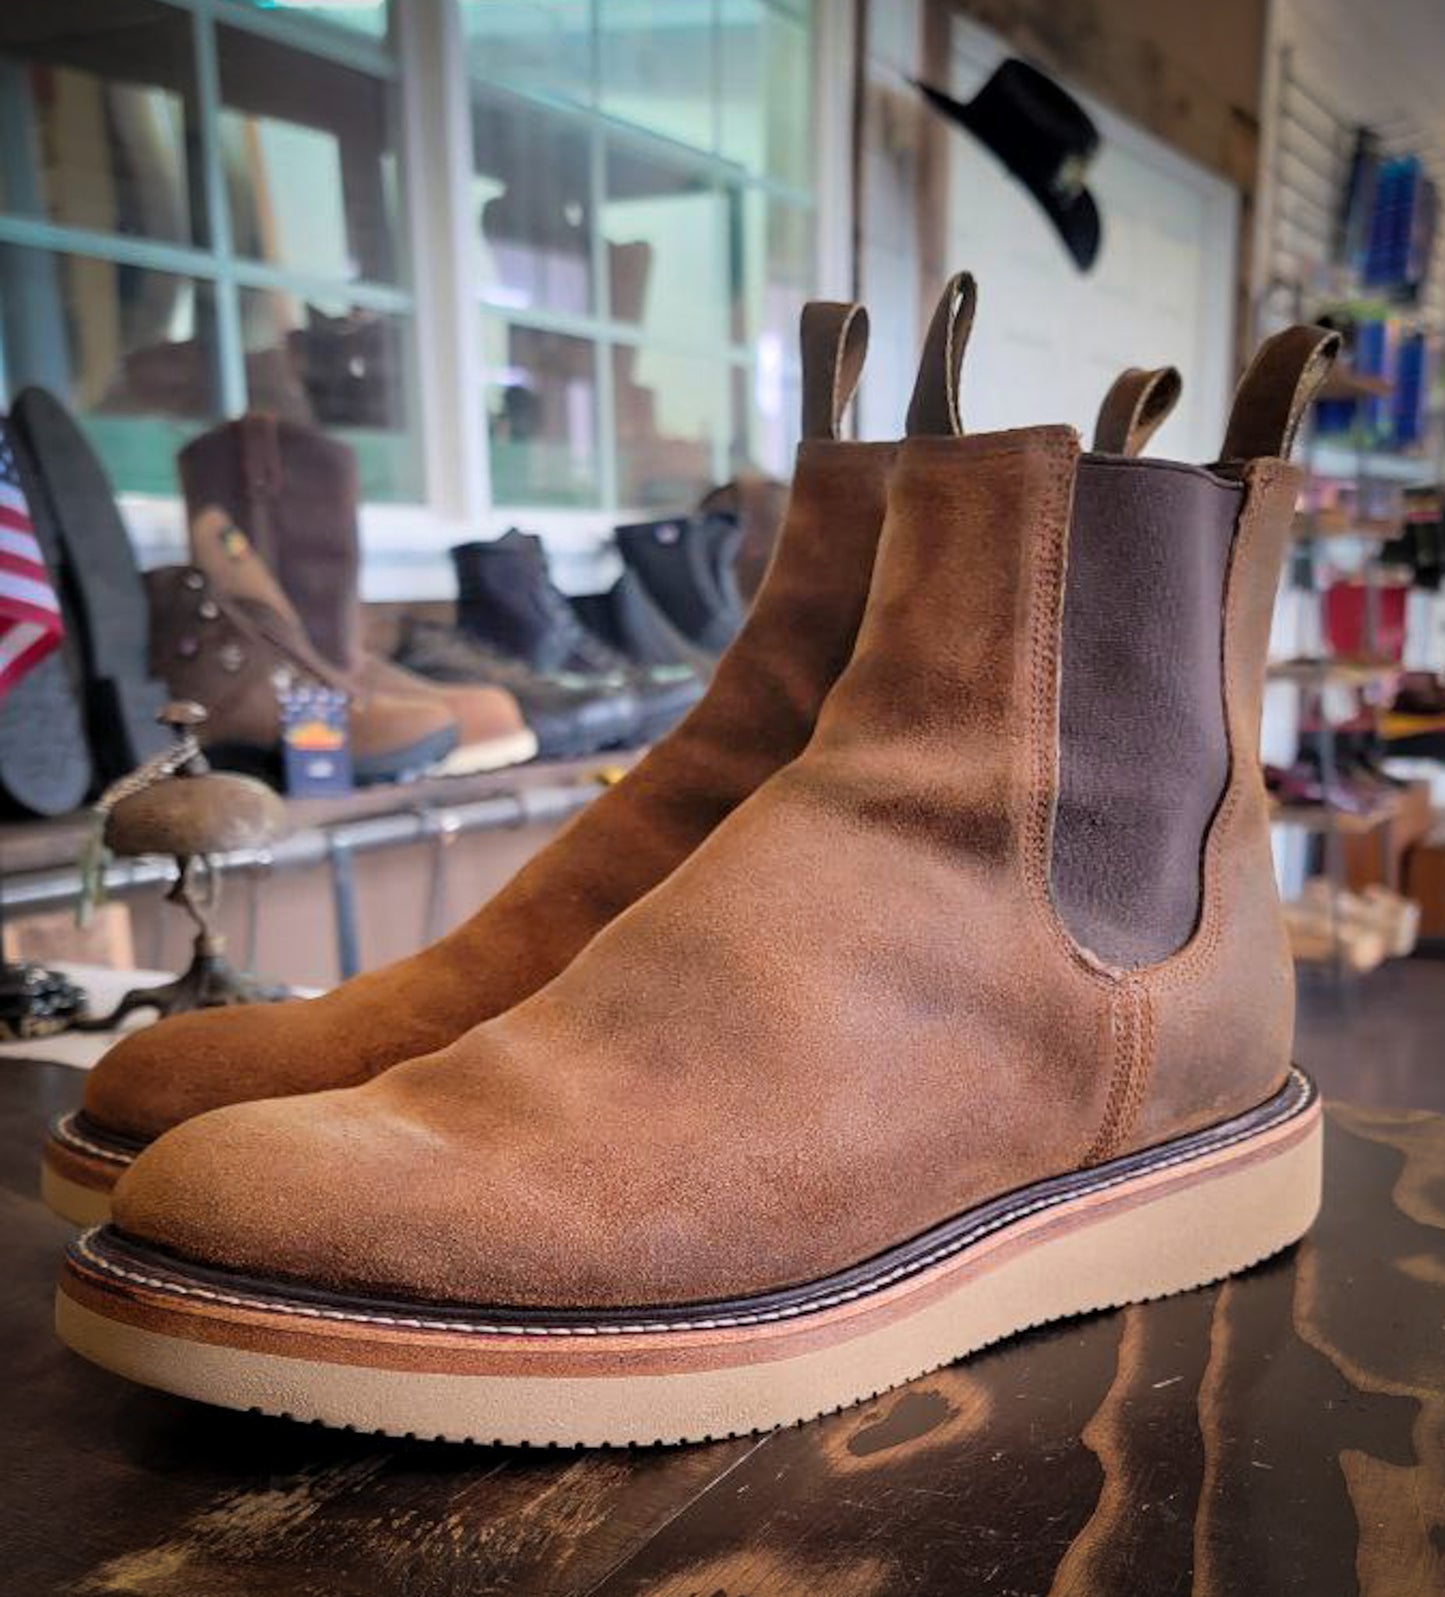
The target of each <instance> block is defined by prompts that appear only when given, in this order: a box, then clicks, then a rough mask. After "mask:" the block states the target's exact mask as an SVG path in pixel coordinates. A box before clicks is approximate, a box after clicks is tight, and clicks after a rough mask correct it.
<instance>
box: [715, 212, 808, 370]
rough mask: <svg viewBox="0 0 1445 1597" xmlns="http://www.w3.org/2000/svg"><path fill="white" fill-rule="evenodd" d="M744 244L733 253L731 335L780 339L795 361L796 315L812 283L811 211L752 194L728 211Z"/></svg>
mask: <svg viewBox="0 0 1445 1597" xmlns="http://www.w3.org/2000/svg"><path fill="white" fill-rule="evenodd" d="M732 215H733V219H734V225H735V226H736V225H737V224H738V223H739V222H740V223H741V229H742V240H741V244H740V246H739V247H738V248H736V249H735V251H734V254H733V262H734V273H735V276H734V282H733V285H732V335H733V337H734V339H736V340H737V341H738V342H739V343H753V342H756V341H757V340H759V339H763V338H769V339H773V340H777V341H780V342H781V344H782V346H783V350H784V354H785V356H786V357H787V358H788V359H793V358H795V357H796V351H797V343H798V313H799V312H800V311H801V310H802V308H803V303H804V301H805V300H806V299H807V297H808V294H809V292H810V285H811V284H812V281H813V226H814V220H813V213H812V211H811V210H809V209H808V208H806V207H805V206H801V205H792V204H790V203H788V202H787V201H783V200H776V199H773V198H771V197H770V196H768V195H766V194H763V193H760V192H759V191H758V190H756V189H754V190H750V191H749V192H748V193H746V194H745V195H742V196H740V197H739V198H738V199H737V200H736V201H735V203H734V205H733V207H732Z"/></svg>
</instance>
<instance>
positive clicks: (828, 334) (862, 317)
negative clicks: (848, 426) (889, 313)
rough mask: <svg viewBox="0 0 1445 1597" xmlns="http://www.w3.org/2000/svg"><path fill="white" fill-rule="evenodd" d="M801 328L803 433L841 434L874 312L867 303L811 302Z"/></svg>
mask: <svg viewBox="0 0 1445 1597" xmlns="http://www.w3.org/2000/svg"><path fill="white" fill-rule="evenodd" d="M799 332H800V337H801V341H802V346H803V437H804V438H838V437H840V436H841V435H842V427H843V413H844V412H845V411H846V410H847V409H848V404H849V401H850V400H851V399H852V398H853V391H854V389H856V388H857V386H858V379H859V378H860V377H861V376H862V375H863V358H864V356H865V355H867V353H868V312H867V311H865V310H864V309H863V307H862V306H861V305H849V304H842V303H839V302H837V301H834V300H824V299H814V300H809V301H808V303H807V304H806V305H804V307H803V315H802V320H801V322H800V324H799Z"/></svg>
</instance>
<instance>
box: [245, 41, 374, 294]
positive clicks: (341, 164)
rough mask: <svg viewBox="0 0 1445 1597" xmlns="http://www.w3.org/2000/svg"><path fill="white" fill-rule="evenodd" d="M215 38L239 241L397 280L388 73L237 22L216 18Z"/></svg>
mask: <svg viewBox="0 0 1445 1597" xmlns="http://www.w3.org/2000/svg"><path fill="white" fill-rule="evenodd" d="M216 43H217V58H218V61H219V64H220V79H221V102H222V110H221V117H220V129H221V137H222V145H223V149H224V152H225V167H226V196H227V201H228V203H229V206H230V213H231V236H232V240H233V243H234V247H235V250H236V253H237V254H238V255H244V256H248V257H249V258H251V259H252V260H258V261H265V262H267V263H268V264H270V265H272V266H278V267H281V268H284V269H289V270H291V271H296V272H307V273H310V274H312V275H315V276H318V277H328V278H337V279H341V280H343V281H352V280H355V279H362V280H366V281H370V282H374V283H392V282H395V281H396V277H397V256H398V249H397V221H396V203H397V192H396V150H395V145H394V142H393V137H392V134H393V125H394V115H393V107H392V85H391V83H390V82H388V81H387V80H385V79H379V78H375V77H371V76H369V75H368V74H366V73H364V72H358V71H356V70H355V69H354V68H352V67H349V66H346V65H344V64H343V63H341V62H339V61H327V60H318V59H317V58H316V57H314V56H310V55H306V54H303V53H302V52H301V51H299V50H294V49H291V48H289V47H287V46H286V45H284V44H278V43H276V42H275V41H274V40H271V39H264V38H259V37H257V36H256V35H255V34H250V33H245V32H242V31H240V30H238V29H235V28H221V29H219V30H218V32H217V41H216Z"/></svg>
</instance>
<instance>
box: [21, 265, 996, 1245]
mask: <svg viewBox="0 0 1445 1597" xmlns="http://www.w3.org/2000/svg"><path fill="white" fill-rule="evenodd" d="M952 304H953V313H952V314H953V321H954V344H955V347H956V349H957V351H958V353H959V355H960V356H961V354H962V349H963V345H964V342H965V340H966V338H967V335H968V329H969V323H970V318H971V314H972V291H971V285H970V286H969V288H968V291H967V292H966V293H965V292H964V291H963V290H962V289H960V290H959V291H958V292H956V293H955V294H954V296H953V300H952ZM866 344H867V318H866V316H865V314H864V312H863V311H862V309H861V307H859V306H853V305H830V304H814V305H810V306H809V307H808V308H807V309H806V310H805V311H804V313H803V322H802V353H803V409H804V414H803V422H804V426H803V433H804V438H803V442H802V444H801V445H800V446H799V449H798V455H797V464H796V469H795V475H794V480H793V490H792V496H791V499H790V502H789V509H788V515H787V521H786V526H785V529H784V532H783V536H782V538H781V539H780V542H779V547H778V550H777V553H776V556H775V558H774V560H773V563H772V567H771V570H770V572H769V575H768V579H767V581H766V582H765V584H764V586H763V589H762V591H761V592H760V593H759V595H758V599H757V602H756V604H755V606H754V608H753V610H752V612H751V614H750V615H749V617H748V620H747V622H746V624H745V625H744V627H743V630H742V632H741V634H740V635H739V637H738V638H737V639H736V640H735V642H734V643H733V645H732V647H731V648H730V649H729V650H728V652H727V653H726V654H725V655H724V657H723V659H722V661H721V663H720V664H719V666H718V669H717V671H716V672H715V674H714V676H713V680H712V683H711V686H710V688H709V690H708V693H707V695H706V697H705V698H704V699H703V700H702V702H701V703H700V704H698V705H697V706H696V708H695V709H694V710H693V711H692V712H691V713H690V714H689V715H688V717H687V718H686V719H685V720H684V721H683V722H682V724H681V725H680V726H679V727H678V728H677V729H676V731H674V732H673V733H672V734H670V735H669V736H668V737H667V738H665V739H663V741H662V742H660V743H658V744H657V745H656V746H655V747H654V748H653V749H652V751H651V752H650V753H649V754H648V755H647V756H646V757H645V758H644V759H643V760H642V761H641V762H640V763H639V764H638V765H637V766H635V767H634V768H633V769H632V770H631V771H630V772H629V773H628V774H627V775H626V776H625V777H624V778H623V779H622V781H620V782H619V783H617V784H616V785H615V786H614V787H611V788H609V789H608V790H607V791H606V792H605V793H603V794H602V795H601V796H600V797H599V798H597V799H596V800H595V801H594V802H593V803H592V804H591V805H590V806H589V807H588V808H587V809H586V810H585V811H584V812H583V813H582V814H581V815H580V816H579V817H578V818H577V819H576V820H575V821H574V822H573V823H572V825H571V826H569V827H568V828H567V829H566V830H565V831H564V832H563V833H562V834H561V835H560V836H559V837H558V838H557V839H556V840H555V841H554V842H552V843H551V844H550V845H549V846H548V847H546V848H545V849H543V850H542V851H541V852H540V853H539V854H538V855H537V856H536V857H535V858H534V859H532V860H531V861H530V862H529V863H528V864H527V865H526V867H525V868H524V869H523V870H522V871H521V872H519V874H518V875H517V876H516V877H515V878H514V879H513V880H512V881H511V882H510V883H509V884H508V885H507V886H506V887H505V888H503V890H502V891H501V892H500V893H498V894H497V895H496V897H494V898H493V899H492V900H491V901H490V902H489V903H488V904H486V905H485V906H483V908H482V909H480V910H479V911H478V912H477V913H476V914H475V915H473V916H472V917H471V918H470V919H469V920H467V921H466V922H464V923H463V924H462V925H461V926H459V927H458V928H457V929H456V930H455V931H454V932H452V933H451V934H450V935H449V936H447V937H445V938H443V939H442V940H441V941H440V942H439V943H436V944H435V945H433V946H432V947H430V948H428V949H425V950H423V951H422V952H421V953H419V954H416V955H414V956H412V957H411V958H408V959H403V960H400V961H398V962H397V963H395V964H392V965H388V966H386V967H384V968H383V969H380V970H376V971H371V972H368V973H366V974H364V975H361V976H358V977H355V978H354V979H352V980H351V981H348V982H346V983H344V984H343V985H342V986H341V987H339V988H337V989H336V990H335V991H333V992H331V993H328V994H326V995H325V996H324V997H322V998H317V999H314V1000H311V1001H307V1002H296V1003H290V1004H283V1005H281V1006H279V1007H276V1008H272V1009H270V1010H268V1012H267V1014H266V1015H264V1016H262V1015H260V1014H259V1012H257V1013H255V1014H253V1015H249V1016H247V1017H245V1018H244V1019H242V1018H241V1017H240V1015H239V1012H238V1013H237V1014H236V1015H234V1016H231V1017H229V1018H228V1017H226V1016H223V1015H219V1014H212V1015H204V1016H191V1017H181V1018H180V1019H178V1020H177V1021H176V1022H175V1023H171V1022H167V1023H165V1024H161V1025H157V1026H155V1027H153V1028H151V1029H149V1030H147V1031H142V1032H137V1033H134V1034H133V1035H130V1036H128V1037H126V1038H124V1039H123V1040H122V1041H121V1042H119V1043H118V1044H117V1045H116V1046H115V1047H114V1048H113V1049H112V1050H111V1051H110V1053H109V1054H108V1055H107V1056H106V1057H105V1058H104V1059H103V1060H102V1061H101V1062H100V1064H99V1065H98V1066H97V1067H96V1069H95V1070H94V1071H92V1072H91V1074H90V1076H89V1077H88V1078H87V1083H86V1095H85V1106H84V1108H83V1109H82V1110H81V1111H80V1113H79V1114H77V1115H74V1116H70V1117H66V1118H64V1119H62V1120H61V1121H59V1122H58V1123H57V1124H56V1126H55V1127H54V1128H53V1129H52V1132H51V1135H50V1138H49V1141H48V1143H47V1145H46V1152H45V1191H46V1193H47V1196H48V1198H49V1200H50V1202H51V1204H52V1207H54V1208H56V1209H57V1210H58V1211H59V1212H60V1213H61V1214H63V1215H66V1216H67V1217H79V1218H80V1219H82V1220H84V1219H85V1218H86V1217H87V1216H89V1215H93V1214H94V1212H95V1205H96V1203H97V1202H100V1203H102V1204H103V1203H104V1202H105V1200H106V1196H107V1195H108V1193H109V1191H110V1188H111V1187H112V1186H113V1185H114V1183H115V1181H116V1178H117V1177H118V1176H119V1175H120V1173H121V1171H123V1170H124V1169H125V1167H126V1166H127V1165H128V1164H129V1163H130V1162H131V1160H132V1159H133V1158H134V1157H135V1155H136V1153H137V1151H138V1150H139V1148H140V1147H141V1146H143V1144H144V1143H145V1142H147V1141H149V1140H150V1139H151V1138H153V1137H156V1136H158V1135H159V1134H160V1133H161V1132H163V1131H165V1130H166V1129H167V1127H170V1126H173V1125H175V1124H177V1123H178V1122H179V1121H182V1120H185V1119H187V1118H188V1117H190V1116H191V1115H196V1114H199V1113H201V1112H202V1111H203V1110H206V1109H214V1108H216V1107H217V1106H218V1105H221V1104H228V1103H235V1102H237V1101H240V1100H244V1099H249V1098H270V1097H275V1096H277V1095H283V1094H288V1093H298V1092H315V1091H317V1090H319V1089H321V1088H326V1087H339V1086H347V1085H350V1084H353V1083H355V1082H360V1081H365V1080H366V1079H367V1078H368V1077H370V1076H374V1075H376V1074H377V1073H378V1072H379V1071H383V1070H386V1069H388V1068H389V1067H390V1066H392V1065H395V1064H399V1063H400V1062H401V1061H402V1060H404V1059H410V1058H412V1057H413V1056H415V1055H417V1054H420V1053H426V1052H428V1051H429V1050H431V1049H434V1048H439V1047H441V1046H442V1045H443V1044H445V1043H448V1042H451V1041H452V1040H453V1039H454V1038H456V1037H459V1036H460V1035H461V1034H462V1032H464V1031H466V1030H467V1029H468V1028H469V1027H471V1026H474V1025H476V1024H477V1022H478V1021H481V1020H485V1019H487V1018H489V1017H490V1016H492V1015H496V1014H500V1013H501V1012H502V1011H503V1010H504V1009H507V1008H509V1007H510V1006H511V1005H512V1004H514V1003H517V1002H519V1001H520V1000H521V999H523V998H525V997H527V996H528V995H529V994H530V993H533V992H535V991H536V990H537V988H539V987H541V986H543V985H544V984H545V983H546V982H548V981H550V980H551V978H552V977H553V976H555V975H556V974H557V972H558V971H559V970H561V969H562V968H563V966H564V965H566V963H567V962H568V960H570V959H571V958H572V956H573V955H574V954H576V953H577V951H578V950H579V949H580V948H581V947H582V946H583V945H584V944H585V943H586V942H587V940H588V939H589V938H590V937H591V936H592V935H593V934H594V933H595V932H596V931H597V930H598V929H599V928H601V927H602V926H605V925H606V924H607V922H608V921H609V920H611V919H612V918H613V916H615V915H617V914H618V913H619V912H620V911H622V910H624V909H626V908H627V906H628V905H629V904H631V903H632V902H633V901H634V900H635V899H638V898H640V897H641V896H642V895H643V894H644V893H646V892H647V891H648V889H649V888H651V887H653V886H655V885H656V883H657V882H659V881H661V880H662V878H663V877H664V876H666V875H667V874H668V872H669V871H671V870H672V869H673V868H674V867H675V866H676V865H677V864H678V863H679V862H680V861H681V860H682V859H684V858H685V857H686V856H687V855H688V854H689V853H691V851H692V850H693V849H694V848H696V847H697V845H698V844H699V843H700V842H701V841H702V840H703V839H704V838H705V837H706V836H707V834H708V833H709V832H710V831H712V829H713V828H714V827H715V826H716V825H717V824H718V822H719V821H720V820H722V819H723V817H724V816H726V815H727V814H728V813H729V812H730V811H731V810H733V809H734V808H735V807H736V806H737V805H738V804H739V803H740V802H741V801H742V800H743V799H744V798H746V797H747V795H748V794H749V793H750V792H752V790H753V789H754V788H755V787H757V786H758V785H759V784H760V783H761V782H763V781H766V779H767V778H768V777H769V776H771V775H772V774H773V772H774V771H776V770H777V769H778V768H779V766H781V765H784V764H786V763H787V761H789V760H790V759H792V758H793V757H794V755H796V754H797V753H798V751H799V750H800V749H801V748H802V746H803V744H804V743H805V742H806V741H807V739H808V735H809V733H810V732H811V731H812V728H813V720H814V717H815V716H816V714H817V710H818V706H819V704H821V703H822V700H823V696H824V695H825V694H826V693H827V691H828V689H829V688H830V687H831V686H832V684H833V682H834V680H835V678H836V677H837V675H838V673H839V672H840V671H841V670H842V668H843V666H844V665H845V664H846V663H847V660H848V656H849V654H850V653H851V652H852V649H853V639H854V636H855V634H856V631H857V627H858V620H859V617H860V616H861V615H862V613H863V604H864V600H865V598H866V596H867V593H868V582H869V578H870V576H871V573H872V569H873V555H874V549H875V545H876V543H877V540H878V530H879V527H880V525H881V523H882V520H883V498H884V481H885V477H886V473H887V471H888V467H889V465H890V463H891V461H892V457H893V451H894V446H893V445H891V444H862V443H852V442H845V441H843V440H842V439H841V438H840V437H839V430H840V427H841V423H842V419H843V415H844V412H845V410H846V407H847V405H848V402H849V400H850V399H851V397H852V393H853V389H854V387H855V385H856V383H857V381H858V377H859V375H860V373H861V371H862V366H863V358H864V353H865V349H866ZM940 358H941V357H940ZM942 380H943V379H942V378H941V377H940V378H939V381H940V382H942ZM222 530H223V529H222ZM245 569H246V570H247V571H250V572H251V574H252V575H253V576H254V575H255V574H256V570H257V569H258V568H254V567H246V568H245ZM174 580H177V581H179V580H181V579H180V578H176V579H174ZM189 635H190V634H189V633H187V636H189ZM173 652H174V651H168V653H167V659H168V660H169V658H170V655H171V654H172V653H173ZM194 696H196V697H201V698H202V699H203V700H204V695H203V694H197V695H194ZM237 1020H240V1024H237V1023H236V1022H237Z"/></svg>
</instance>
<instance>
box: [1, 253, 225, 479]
mask: <svg viewBox="0 0 1445 1597" xmlns="http://www.w3.org/2000/svg"><path fill="white" fill-rule="evenodd" d="M0 332H3V336H4V344H5V365H6V373H7V377H8V380H9V383H10V387H11V391H12V393H13V392H14V391H15V390H17V389H19V388H22V387H24V386H25V385H26V384H28V383H39V384H41V385H42V386H43V387H45V388H48V389H50V390H51V392H52V393H54V394H55V395H56V396H57V397H58V398H60V399H63V400H64V401H65V403H66V404H68V405H69V406H70V407H71V409H72V410H74V411H75V412H76V414H77V415H78V416H79V417H80V419H81V420H82V422H83V423H84V424H85V425H86V429H87V431H88V432H89V433H90V434H91V436H92V438H94V440H95V442H96V445H97V447H98V448H99V450H100V452H101V455H102V457H103V458H104V460H105V462H106V464H107V466H108V467H109V468H110V471H111V474H112V476H113V477H114V479H115V482H116V486H117V487H119V488H128V489H136V490H141V491H144V492H147V493H165V494H173V493H175V491H176V474H175V452H176V449H177V448H178V447H179V446H180V445H181V444H182V443H183V442H184V441H185V440H186V439H187V438H188V437H190V436H191V434H192V433H194V432H197V431H199V430H200V429H201V427H203V426H204V425H205V424H206V423H208V422H210V421H212V420H213V419H215V418H216V417H217V416H218V415H219V414H220V405H219V400H218V384H217V371H216V359H215V315H214V307H213V304H212V298H211V289H210V286H209V285H208V284H206V283H200V282H195V281H193V280H192V279H190V278H187V277H175V276H172V275H171V274H170V273H168V272H151V271H142V270H141V269H140V268H138V267H134V266H117V265H116V264H115V263H114V262H111V261H99V260H92V259H89V258H87V257H84V256H78V255H56V254H53V253H52V252H50V251H49V250H36V249H25V248H21V247H20V246H18V245H13V244H6V245H0Z"/></svg>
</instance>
